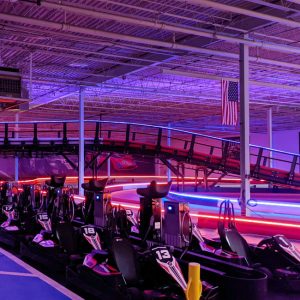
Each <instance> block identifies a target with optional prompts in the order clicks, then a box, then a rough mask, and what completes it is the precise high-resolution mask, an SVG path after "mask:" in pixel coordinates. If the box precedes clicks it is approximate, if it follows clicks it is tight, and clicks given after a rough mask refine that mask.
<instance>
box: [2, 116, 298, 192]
mask: <svg viewBox="0 0 300 300" xmlns="http://www.w3.org/2000/svg"><path fill="white" fill-rule="evenodd" d="M84 140H85V150H86V151H91V152H93V153H94V156H93V159H94V161H95V160H96V158H97V157H98V156H99V155H100V154H101V153H103V152H106V153H113V152H118V153H130V154H136V155H143V156H149V157H156V158H159V159H160V160H161V161H162V162H163V163H164V164H166V165H167V167H169V168H170V169H171V170H172V171H173V172H174V173H175V172H177V171H178V170H176V168H175V167H174V165H172V163H170V160H171V161H176V162H179V163H188V164H191V165H195V166H197V167H198V168H202V169H205V170H206V171H207V174H208V175H209V174H212V173H213V172H215V171H218V172H221V173H222V174H223V175H224V176H225V175H227V174H234V175H239V174H240V161H239V156H240V144H239V142H236V141H232V140H227V139H221V138H217V137H213V136H208V135H204V134H199V133H194V132H188V131H184V130H179V129H170V128H167V127H159V126H153V125H145V124H136V123H131V124H130V123H122V122H110V121H94V120H87V121H85V132H84ZM78 149H79V122H78V121H65V122H56V121H49V122H19V123H9V122H8V123H3V122H2V123H0V155H3V156H16V155H18V156H32V157H41V156H45V155H64V156H65V157H67V156H68V155H70V154H75V155H77V154H78ZM250 158H251V177H252V178H254V179H260V180H266V181H269V182H273V183H275V184H281V185H287V186H291V187H300V173H299V162H300V160H299V154H296V153H289V152H284V151H279V150H275V149H270V148H265V147H260V146H256V145H251V146H250ZM86 164H87V165H88V164H91V162H86ZM271 166H272V167H271Z"/></svg>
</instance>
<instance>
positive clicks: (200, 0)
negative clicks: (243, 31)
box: [179, 0, 300, 28]
mask: <svg viewBox="0 0 300 300" xmlns="http://www.w3.org/2000/svg"><path fill="white" fill-rule="evenodd" d="M179 1H181V2H185V3H190V4H194V5H199V6H205V7H210V8H214V9H218V10H222V11H226V12H230V13H236V14H240V15H244V16H247V17H249V16H250V17H253V18H258V19H262V20H266V21H270V22H275V23H279V24H282V25H286V26H289V27H292V28H299V27H300V23H299V22H297V21H293V20H288V19H283V18H280V17H276V16H272V15H267V14H263V13H261V12H257V11H253V10H249V9H245V8H241V7H236V6H231V5H227V4H223V3H219V2H213V1H209V0H179ZM297 2H298V3H299V1H297Z"/></svg>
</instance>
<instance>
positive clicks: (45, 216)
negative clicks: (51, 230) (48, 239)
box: [38, 214, 49, 221]
mask: <svg viewBox="0 0 300 300" xmlns="http://www.w3.org/2000/svg"><path fill="white" fill-rule="evenodd" d="M38 219H39V220H40V221H48V220H49V217H48V215H47V214H38Z"/></svg>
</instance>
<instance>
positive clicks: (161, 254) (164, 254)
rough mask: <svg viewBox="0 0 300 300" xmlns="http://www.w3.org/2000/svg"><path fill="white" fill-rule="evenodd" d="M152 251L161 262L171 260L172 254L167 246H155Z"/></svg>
mask: <svg viewBox="0 0 300 300" xmlns="http://www.w3.org/2000/svg"><path fill="white" fill-rule="evenodd" d="M153 251H154V253H155V256H156V259H157V260H159V261H161V262H163V263H167V262H169V261H170V262H171V261H172V260H173V258H172V255H171V253H170V251H169V250H168V249H167V248H159V249H158V248H156V249H154V250H153Z"/></svg>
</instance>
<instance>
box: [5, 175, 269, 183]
mask: <svg viewBox="0 0 300 300" xmlns="http://www.w3.org/2000/svg"><path fill="white" fill-rule="evenodd" d="M105 177H106V176H99V178H105ZM84 178H85V179H92V176H85V177H84ZM110 178H111V179H132V178H133V176H131V175H122V176H111V177H110ZM134 178H136V179H139V178H141V179H142V178H145V179H146V178H149V179H150V178H160V179H166V176H157V175H154V176H149V175H137V176H134ZM47 179H49V177H38V178H35V179H27V180H19V181H18V183H37V182H39V181H45V180H47ZM172 179H173V180H176V181H177V180H179V181H182V180H181V179H180V178H179V179H177V177H175V176H172ZM66 180H67V181H69V180H78V176H68V177H67V178H66ZM184 180H185V183H189V182H187V181H186V180H190V183H195V178H194V177H192V176H185V177H184ZM198 180H203V177H198ZM208 180H209V181H215V180H219V179H218V178H217V177H210V178H208ZM240 181H241V180H240V178H222V179H221V182H240ZM253 182H265V180H253ZM0 183H4V181H0Z"/></svg>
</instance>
